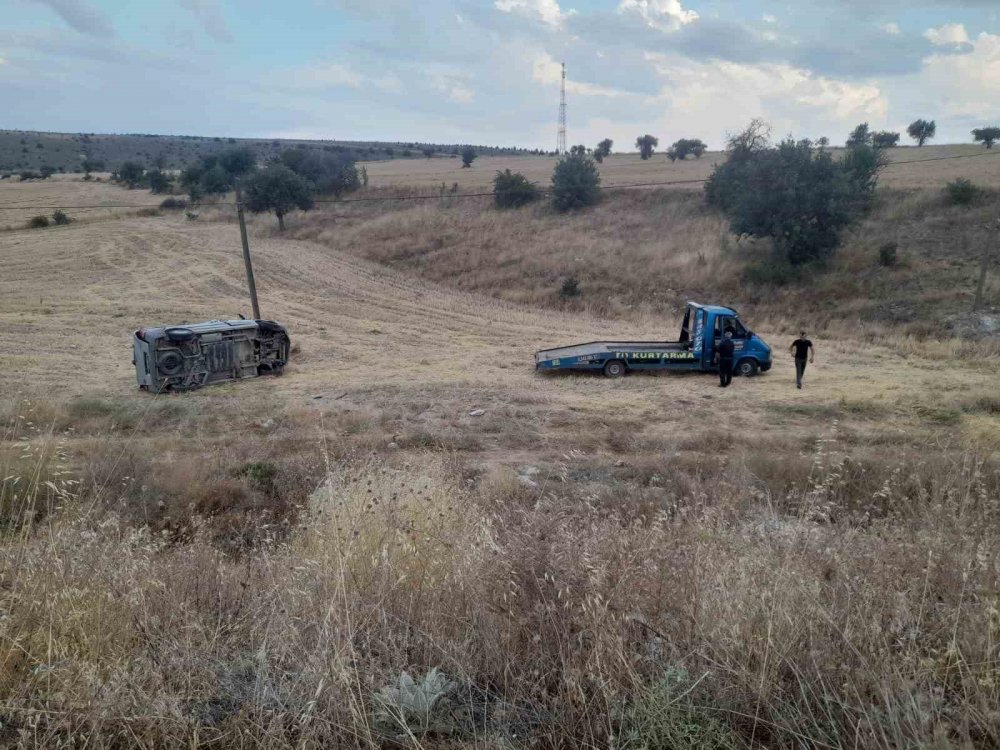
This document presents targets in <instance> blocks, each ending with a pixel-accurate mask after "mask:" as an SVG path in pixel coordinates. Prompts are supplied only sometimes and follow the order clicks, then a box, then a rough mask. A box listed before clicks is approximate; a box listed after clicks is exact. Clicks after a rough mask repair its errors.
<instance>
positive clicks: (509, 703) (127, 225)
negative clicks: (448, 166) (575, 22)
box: [0, 149, 1000, 749]
mask: <svg viewBox="0 0 1000 750" xmlns="http://www.w3.org/2000/svg"><path fill="white" fill-rule="evenodd" d="M930 151H931V150H930V149H923V150H922V152H921V153H930ZM900 153H907V154H909V153H917V152H916V150H915V149H907V150H905V152H904V151H902V150H901V151H900ZM706 158H707V157H706ZM441 161H444V160H441ZM513 161H514V160H510V161H508V162H505V166H506V165H507V164H511V165H512V168H515V169H516V168H517V166H516V165H513ZM980 161H983V160H977V159H969V160H958V161H955V162H941V164H944V165H953V164H968V165H970V169H971V165H972V164H973V163H976V164H978V163H980ZM486 162H487V160H486V159H483V160H480V161H477V162H476V164H475V166H474V167H473V169H472V170H456V177H455V179H459V178H462V179H468V180H475V179H478V176H479V175H480V174H486V175H489V174H491V172H492V169H493V165H492V164H491V165H489V172H488V171H487V163H486ZM614 164H615V160H612V163H611V164H609V165H608V166H609V167H610V166H613V165H614ZM704 164H705V162H704V161H703V163H702V165H698V164H685V165H683V168H689V167H690V168H692V169H694V168H699V169H700V168H703V166H704ZM404 166H406V167H408V168H414V167H416V166H417V165H416V164H415V163H413V162H407V163H400V164H398V165H397V164H391V163H390V164H386V165H379V168H383V167H384V168H385V169H386V170H387V171H386V172H385V173H382V174H379V173H377V172H376V170H375V168H374V167H373V166H370V167H369V174H370V175H371V177H372V188H371V189H370V190H371V193H370V195H372V196H375V197H378V196H387V195H389V194H390V192H392V191H395V193H396V194H400V193H405V192H406V191H407V190H411V189H412V188H410V187H407V186H416V187H417V188H421V187H422V186H432V185H434V184H435V182H440V181H453V180H452V178H450V177H448V178H446V177H443V176H439V174H440V173H438V172H437V171H435V170H437V169H441V168H443V167H442V166H440V165H439V163H438V162H437V161H436V160H431V161H429V162H427V164H426V168H427V171H426V172H421V173H419V174H414V175H412V176H407V177H405V178H404V177H403V176H402V174H403V173H402V172H400V173H399V174H396V175H393V174H392V173H391V169H399V170H402V168H403V167H404ZM421 166H423V165H421ZM640 166H641V165H640ZM660 166H661V167H662V166H663V165H662V164H661V165H660ZM678 168H681V165H678ZM911 168H912V167H911ZM952 168H953V167H951V166H948V167H947V169H948V170H950V169H952ZM629 169H630V168H623V170H622V172H623V174H626V173H627V174H631V172H630V171H629ZM936 169H937V170H938V171H936V172H935V176H934V178H933V180H931V179H930V178H928V179H927V183H926V184H927V185H931V186H934V187H935V188H936V187H937V184H936V181H937V180H944V179H946V178H947V177H948V174H950V173H948V174H945V172H943V171H941V170H943V169H944V168H943V167H938V168H936ZM466 175H468V177H466ZM381 179H385V180H386V181H387V182H386V183H382V184H383V185H387V184H388V185H390V186H391V190H390V189H389V188H388V187H386V188H384V189H383V188H379V187H377V186H378V185H379V184H380V183H379V182H378V181H379V180H381ZM913 179H915V178H913ZM476 184H477V183H475V182H466V183H462V185H463V186H464V187H474V186H475V185H476ZM484 184H485V183H484ZM42 189H44V190H47V191H50V192H49V193H46V194H45V199H46V200H52V201H54V202H55V203H62V204H69V203H71V202H74V203H78V204H80V205H82V204H83V203H87V204H90V203H100V202H111V201H113V200H115V196H123V197H125V198H127V199H128V201H127V202H132V201H136V202H140V201H141V200H142V199H143V197H144V196H143V195H142V194H141V193H139V192H136V191H132V192H126V191H124V190H120V189H118V188H112V187H110V186H107V185H103V184H101V185H94V184H87V183H82V182H75V181H72V180H55V181H52V182H50V183H41V184H37V185H36V184H32V183H28V184H25V185H23V186H19V185H17V184H14V185H0V191H3V192H0V197H2V201H0V203H9V202H15V201H20V202H23V203H24V204H29V203H33V202H34V201H35V200H37V199H38V196H34V195H31V196H29V195H28V193H26V192H25V193H18V192H17V191H18V190H24V191H29V190H31V191H34V190H42ZM60 191H65V192H60ZM891 195H892V196H893V200H892V202H890V203H887V204H885V205H883V206H882V207H880V208H879V212H880V214H879V216H880V217H881V221H883V222H887V223H888V224H889V225H890V227H891V230H890V231H891V232H893V233H895V235H898V236H900V237H901V238H902V239H903V240H906V241H907V242H909V243H910V244H909V245H906V246H905V247H906V248H907V249H904V252H903V255H904V263H903V268H902V269H900V270H899V272H898V274H899V275H898V276H896V277H891V276H890V277H879V276H878V274H877V273H876V272H875V271H872V270H871V251H872V246H871V244H870V241H866V240H865V239H864V237H863V233H859V235H858V237H856V238H852V240H851V241H850V243H849V244H848V247H847V248H846V250H845V253H844V257H843V259H842V260H841V261H838V263H841V265H838V266H837V267H835V268H833V269H831V270H830V271H829V273H830V274H832V278H833V279H834V280H835V281H828V280H823V279H819V280H818V281H817V284H818V285H819V287H818V288H819V289H820V293H819V294H818V295H816V297H815V300H814V302H812V303H810V301H809V300H810V298H809V296H808V295H807V294H806V295H802V296H795V295H794V294H793V293H791V292H787V291H784V292H775V293H776V294H779V295H784V296H783V297H782V300H783V303H784V304H792V303H797V304H799V305H801V306H802V308H801V310H802V312H801V313H798V312H794V313H793V312H789V311H787V309H785V310H783V309H782V307H781V306H779V305H778V304H774V303H769V302H768V301H767V300H766V299H765V298H763V296H762V295H764V294H765V292H764V291H763V290H762V289H754V288H752V287H745V286H744V284H743V283H742V282H741V281H740V276H739V274H740V269H741V261H740V259H739V256H738V253H737V251H738V248H733V247H728V245H727V244H726V242H725V241H723V239H722V234H723V226H722V225H721V223H720V222H719V220H718V219H717V218H715V217H713V216H711V215H709V214H708V213H706V212H705V211H704V210H703V209H702V208H700V207H699V206H698V205H697V204H696V203H695V201H696V197H695V196H691V195H675V194H673V193H670V192H662V191H661V192H659V193H647V192H642V193H621V194H617V193H616V194H614V196H613V197H612V196H609V198H608V201H607V202H606V203H605V204H604V205H603V206H601V207H598V208H597V209H595V210H593V211H590V212H587V213H585V214H582V215H579V216H573V217H565V218H561V217H555V216H553V215H552V214H549V213H546V211H545V210H544V209H542V208H540V207H538V208H530V209H527V210H526V211H524V212H521V213H519V214H498V213H497V212H495V211H493V210H492V209H491V208H490V207H489V206H488V204H485V203H484V202H483V201H478V202H477V201H473V200H468V201H464V202H461V201H452V202H448V200H447V199H446V200H445V201H444V202H438V201H435V202H433V203H431V204H421V205H419V206H406V205H399V204H392V205H390V204H382V203H378V202H377V203H373V204H355V205H350V206H336V207H327V208H324V209H322V210H319V211H317V212H315V213H314V214H311V215H307V216H302V215H295V216H293V217H291V218H290V220H289V230H288V231H287V232H286V233H285V235H284V236H281V235H279V233H278V232H277V231H276V230H275V229H274V228H273V227H272V223H273V217H256V218H254V219H253V220H252V221H251V223H250V235H251V244H252V247H253V252H254V257H255V261H256V270H257V284H258V288H259V290H260V292H261V306H262V309H263V313H264V315H265V316H267V317H273V318H275V319H278V320H281V321H282V322H283V323H285V324H286V325H287V326H288V328H289V330H290V332H291V335H292V338H293V343H294V346H295V348H294V355H293V360H292V362H291V363H290V365H289V367H288V368H287V370H286V374H285V375H284V376H283V377H281V378H267V379H258V380H255V381H250V382H246V383H241V384H231V385H222V386H215V387H211V388H206V389H204V390H201V391H196V392H193V393H189V394H184V395H160V396H150V395H147V394H143V393H140V392H139V391H138V390H137V389H136V388H135V384H134V374H133V369H132V367H131V365H130V364H129V359H130V356H131V350H130V336H131V332H132V331H133V330H134V329H135V328H136V327H139V326H142V325H154V324H163V323H180V322H183V321H195V320H201V319H208V318H229V317H234V316H235V315H236V314H237V313H238V312H241V311H242V312H244V313H246V312H248V307H249V305H248V303H247V301H246V295H245V292H244V280H243V276H242V267H241V259H240V246H239V235H238V232H237V230H236V226H235V224H234V223H233V221H232V217H230V216H227V215H225V214H224V213H223V210H222V209H219V210H218V211H217V212H213V211H206V212H203V215H202V218H201V220H199V221H198V222H190V221H187V220H185V219H184V218H183V217H180V216H176V215H164V216H131V215H130V216H113V215H109V214H110V212H108V213H102V214H99V215H98V216H95V217H93V220H88V221H80V222H78V223H74V224H71V225H69V226H65V227H51V228H48V229H45V230H16V231H10V232H4V233H0V262H2V264H3V265H2V273H0V330H2V331H3V339H4V344H3V357H0V480H2V481H3V483H2V485H0V533H2V534H3V544H2V545H0V612H2V617H0V716H2V717H3V718H2V726H0V738H2V741H3V743H4V744H6V745H10V746H19V747H71V746H76V747H79V746H87V747H97V748H112V747H114V748H122V747H136V748H147V747H168V746H169V747H174V746H176V747H181V746H184V747H203V746H204V747H208V746H212V747H241V748H250V747H253V748H286V747H287V748H291V747H296V748H313V747H317V748H318V747H330V746H351V747H354V746H365V747H413V748H428V747H456V746H469V747H484V748H498V749H499V748H513V747H552V748H556V747H609V746H613V747H616V748H637V749H638V748H654V747H655V748H681V747H684V748H688V747H694V748H777V747H787V748H800V747H816V748H824V747H881V748H901V747H939V748H950V747H954V748H965V747H991V746H996V745H997V743H1000V654H998V648H1000V646H998V644H1000V612H998V603H997V591H998V583H1000V564H998V561H1000V544H998V541H997V540H998V538H1000V537H998V535H997V532H998V531H1000V398H998V395H997V388H996V371H997V368H998V367H1000V352H998V351H997V349H996V348H995V347H990V346H989V345H987V344H985V343H984V342H974V343H971V344H970V343H969V342H963V341H960V340H958V339H952V338H948V337H946V336H943V335H942V334H941V331H940V330H938V329H932V328H928V327H927V326H925V327H924V328H923V330H922V331H917V330H915V329H911V328H908V327H907V325H906V321H903V320H901V321H894V320H892V319H891V318H882V319H879V320H878V321H875V322H868V323H865V322H863V321H862V318H863V315H862V313H864V311H867V310H870V309H871V308H872V306H871V305H870V302H869V299H868V298H869V296H870V295H885V294H887V293H888V292H889V291H890V290H892V289H893V288H895V287H903V288H905V289H907V290H909V291H908V292H907V294H908V296H909V297H911V298H915V299H917V300H918V301H919V302H920V304H915V307H914V309H915V310H917V311H918V312H919V313H920V315H921V316H928V315H930V313H929V312H928V311H930V310H938V309H945V308H947V307H949V306H952V307H954V306H955V305H959V304H965V302H966V301H967V299H966V297H965V296H963V295H964V294H965V292H961V293H956V292H954V289H951V288H952V287H956V286H958V284H959V280H961V281H962V282H963V283H964V280H965V278H966V276H967V274H968V271H969V268H970V266H969V263H970V262H971V258H972V256H971V254H968V253H967V254H965V255H963V254H962V253H961V252H960V251H959V250H960V248H959V249H958V250H956V249H954V247H955V245H956V243H954V242H951V243H949V242H948V238H949V237H950V236H954V234H955V233H956V232H957V231H959V230H962V228H963V226H964V225H965V224H968V223H970V222H971V221H972V220H973V217H974V219H975V221H979V220H980V219H981V218H982V217H981V216H980V214H982V215H983V216H985V215H986V214H987V213H988V212H989V209H988V208H979V209H974V210H973V213H965V214H962V213H958V212H956V211H953V210H952V209H951V208H949V207H943V206H941V205H939V204H938V203H937V202H936V201H938V198H936V197H935V195H936V194H935V193H933V191H930V190H924V191H915V192H907V193H902V192H900V193H892V194H891ZM145 197H146V198H150V199H151V198H152V197H151V196H148V195H147V196H145ZM28 213H31V211H30V210H29V211H28ZM0 224H2V222H0ZM874 226H875V225H874V224H872V225H871V227H870V228H874ZM902 244H905V243H901V245H902ZM727 247H728V249H727ZM907 253H908V254H907ZM609 256H610V258H612V259H613V258H617V259H618V260H617V263H615V262H612V261H611V260H610V259H609ZM549 257H554V259H555V260H553V261H552V262H551V263H546V262H545V261H544V260H543V259H544V258H549ZM572 263H577V264H579V265H577V266H572ZM601 264H604V265H601ZM564 269H565V270H564ZM623 269H625V270H623ZM706 269H707V270H706ZM565 273H574V274H576V275H579V276H581V277H582V279H583V288H584V291H585V294H586V292H587V289H588V288H590V289H594V288H598V289H601V290H602V295H601V296H602V297H603V298H604V300H603V301H601V302H599V303H595V304H589V303H587V302H586V301H583V302H570V303H564V302H563V301H561V300H559V299H558V298H557V297H554V296H552V293H551V289H552V287H553V285H554V284H555V283H556V282H557V281H558V280H559V278H560V276H561V275H562V274H565ZM948 273H952V274H953V275H952V276H948V275H947V274H948ZM546 274H548V275H546ZM852 278H853V279H855V281H854V283H852V284H847V281H848V280H850V279H852ZM491 279H492V280H491ZM650 279H652V281H650ZM539 280H541V281H539ZM599 284H604V286H603V287H601V286H598V285H599ZM630 285H633V286H634V287H636V288H639V289H641V290H642V291H643V294H644V295H647V292H649V291H650V290H655V289H656V288H659V289H661V290H662V295H661V296H660V297H657V298H655V300H654V301H648V300H647V301H645V302H643V303H642V304H639V303H636V304H630V303H629V300H628V298H627V295H625V294H624V293H623V290H626V289H628V288H629V286H630ZM838 285H840V287H839V292H838V288H837V287H838ZM949 290H950V291H949ZM996 292H997V289H996V287H995V286H994V287H992V288H991V291H990V294H991V295H993V296H992V299H993V300H995V299H996V297H995V295H996ZM689 294H690V295H691V296H695V295H697V296H702V295H704V294H714V295H718V296H722V295H725V299H713V300H711V301H720V302H732V303H733V304H735V305H736V306H737V307H740V308H741V309H743V307H744V305H743V301H744V300H745V299H746V298H747V297H750V299H749V300H747V303H748V304H747V305H746V307H747V310H748V312H747V313H746V315H747V317H748V321H749V322H750V324H751V325H752V326H753V327H754V328H755V330H758V331H759V333H760V334H761V335H762V336H763V337H764V338H765V339H766V340H768V341H769V342H770V343H772V344H773V345H775V349H776V356H777V361H776V365H775V368H774V370H772V372H770V373H768V374H767V375H764V376H762V377H758V378H754V379H746V380H738V381H737V382H736V383H735V384H734V386H733V387H732V388H730V389H729V390H726V391H722V390H720V389H718V388H717V386H716V380H715V378H713V377H712V376H710V375H663V376H634V377H629V378H625V379H623V380H619V381H608V380H605V379H603V378H599V377H588V376H573V375H562V376H555V377H542V376H538V375H536V374H535V372H534V371H533V368H532V359H531V354H532V352H533V351H535V350H536V349H538V348H541V347H543V346H549V345H553V344H559V343H570V342H573V341H577V340H593V339H599V338H603V337H614V338H622V337H628V336H636V337H648V338H654V339H662V338H665V337H672V336H673V335H674V329H675V328H676V326H677V312H678V311H679V304H680V303H681V302H682V301H683V299H684V298H685V297H686V296H687V295H689ZM949 294H951V295H952V296H949ZM755 295H758V297H757V298H754V296H755ZM939 298H940V299H939ZM706 301H709V300H708V299H706ZM932 303H933V304H932ZM935 304H939V305H940V307H934V305H935ZM609 313H610V314H611V315H610V316H609ZM803 319H805V320H806V321H807V322H808V323H810V329H811V330H817V331H818V335H814V336H813V338H814V339H815V340H816V343H817V348H818V352H817V362H816V364H815V366H814V367H813V368H812V369H810V371H809V372H808V374H807V383H806V388H805V389H804V390H802V391H797V390H795V389H794V387H793V382H792V381H793V377H792V365H791V362H790V360H789V358H788V355H787V354H785V353H784V350H785V347H786V346H787V343H788V341H789V340H790V338H791V337H792V334H793V331H794V328H795V327H796V326H797V325H798V324H799V323H800V321H801V320H803ZM875 323H877V324H878V325H877V326H876V325H875ZM894 326H898V330H897V329H896V328H894ZM479 410H482V414H479ZM473 414H476V416H474V415H473ZM317 488H319V489H318V490H317ZM435 667H437V668H439V669H440V670H441V672H442V673H443V674H444V675H446V677H447V681H448V684H447V685H440V684H438V685H435V683H434V680H433V679H425V675H427V674H428V673H429V672H430V671H431V670H432V669H433V668H435ZM404 671H406V672H407V673H408V674H410V675H413V676H414V677H416V678H417V679H418V681H419V683H420V685H422V686H423V691H422V692H421V691H420V690H417V693H418V694H417V696H416V697H413V696H411V698H410V699H401V698H400V697H399V693H400V692H403V693H406V692H407V690H408V689H409V688H408V687H407V683H406V680H405V679H404V680H403V683H402V688H401V691H397V692H396V693H393V692H392V691H391V690H390V688H391V687H392V686H393V685H396V686H397V687H399V686H400V675H401V673H402V672H404Z"/></svg>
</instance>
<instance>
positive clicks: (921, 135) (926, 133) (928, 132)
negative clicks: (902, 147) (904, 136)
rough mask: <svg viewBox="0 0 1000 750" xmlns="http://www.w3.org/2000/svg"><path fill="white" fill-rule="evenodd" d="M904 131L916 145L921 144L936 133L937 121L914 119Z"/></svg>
mask: <svg viewBox="0 0 1000 750" xmlns="http://www.w3.org/2000/svg"><path fill="white" fill-rule="evenodd" d="M906 132H907V133H908V134H909V136H910V138H912V139H913V140H915V141H916V142H917V146H923V145H924V144H925V143H927V141H929V140H931V139H932V138H934V136H935V135H937V123H936V122H934V120H914V121H913V122H911V123H910V127H908V128H907V129H906Z"/></svg>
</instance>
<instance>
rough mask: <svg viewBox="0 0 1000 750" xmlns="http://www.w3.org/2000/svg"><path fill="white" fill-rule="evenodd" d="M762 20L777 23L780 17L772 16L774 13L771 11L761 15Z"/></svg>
mask: <svg viewBox="0 0 1000 750" xmlns="http://www.w3.org/2000/svg"><path fill="white" fill-rule="evenodd" d="M761 20H762V21H763V22H764V23H777V22H778V17H777V16H772V15H771V14H770V13H765V14H764V15H763V16H762V17H761Z"/></svg>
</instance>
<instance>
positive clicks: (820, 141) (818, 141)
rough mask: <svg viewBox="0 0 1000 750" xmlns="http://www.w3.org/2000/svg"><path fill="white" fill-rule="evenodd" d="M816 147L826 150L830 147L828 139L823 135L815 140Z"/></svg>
mask: <svg viewBox="0 0 1000 750" xmlns="http://www.w3.org/2000/svg"><path fill="white" fill-rule="evenodd" d="M816 145H817V146H818V147H819V148H828V147H829V145H830V139H829V138H827V137H826V136H825V135H824V136H823V137H822V138H818V139H816Z"/></svg>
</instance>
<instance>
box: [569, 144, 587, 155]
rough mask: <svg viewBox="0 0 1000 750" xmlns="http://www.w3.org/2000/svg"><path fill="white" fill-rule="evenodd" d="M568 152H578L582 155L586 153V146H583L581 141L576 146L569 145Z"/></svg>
mask: <svg viewBox="0 0 1000 750" xmlns="http://www.w3.org/2000/svg"><path fill="white" fill-rule="evenodd" d="M569 152H570V153H571V154H579V155H581V156H583V155H585V154H586V153H587V147H586V146H584V145H583V144H582V143H581V144H580V145H578V146H570V149H569Z"/></svg>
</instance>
